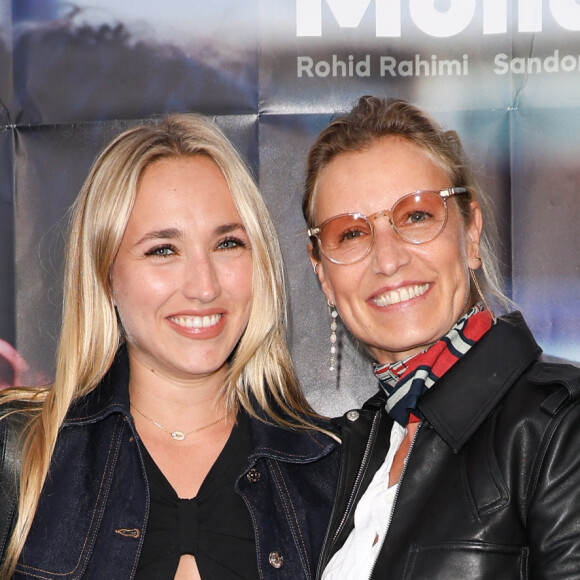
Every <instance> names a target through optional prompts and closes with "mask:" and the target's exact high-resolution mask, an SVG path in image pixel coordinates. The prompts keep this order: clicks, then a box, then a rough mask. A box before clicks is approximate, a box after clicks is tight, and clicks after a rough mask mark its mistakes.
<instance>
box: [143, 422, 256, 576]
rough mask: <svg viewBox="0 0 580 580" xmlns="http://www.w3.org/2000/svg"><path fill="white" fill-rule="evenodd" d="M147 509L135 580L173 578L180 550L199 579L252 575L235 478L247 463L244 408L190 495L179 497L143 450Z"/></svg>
mask: <svg viewBox="0 0 580 580" xmlns="http://www.w3.org/2000/svg"><path fill="white" fill-rule="evenodd" d="M142 449H143V458H144V460H145V470H146V472H147V479H148V480H149V488H150V492H151V510H150V514H149V521H148V523H147V532H146V535H145V541H144V544H143V551H142V553H141V557H140V560H139V565H138V568H137V573H136V575H135V580H173V579H174V578H175V572H176V571H177V566H178V563H179V558H180V557H181V556H182V555H183V554H192V555H193V556H194V557H195V561H196V564H197V568H198V570H199V573H200V575H201V577H202V578H203V579H204V580H212V579H215V578H219V579H220V580H229V579H232V580H234V579H236V580H239V579H251V580H254V579H255V578H257V577H258V567H257V563H256V546H255V540H254V528H253V525H252V520H251V518H250V514H249V512H248V509H247V507H246V505H245V503H244V500H243V499H242V498H241V497H240V496H239V495H238V494H237V493H236V491H235V488H234V486H235V482H236V479H237V478H238V477H239V475H240V473H242V472H243V471H244V470H245V469H246V467H247V458H248V454H249V452H250V450H251V442H250V423H249V420H248V417H247V415H246V413H245V412H244V411H241V412H239V413H238V421H237V423H236V425H234V428H233V429H232V432H231V434H230V436H229V438H228V440H227V442H226V444H225V446H224V448H223V449H222V452H221V453H220V455H219V456H218V458H217V460H216V462H215V463H214V464H213V466H212V468H211V469H210V470H209V473H208V474H207V476H206V478H205V479H204V481H203V483H202V484H201V487H200V488H199V492H198V494H197V496H196V497H194V498H193V499H180V498H179V497H178V496H177V493H176V492H175V490H174V489H173V487H171V484H170V483H169V482H168V481H167V479H166V477H165V476H164V475H163V473H162V472H161V470H160V469H159V467H157V465H156V464H155V462H154V461H153V459H152V458H151V456H150V455H149V453H148V452H147V450H146V449H145V448H144V447H142Z"/></svg>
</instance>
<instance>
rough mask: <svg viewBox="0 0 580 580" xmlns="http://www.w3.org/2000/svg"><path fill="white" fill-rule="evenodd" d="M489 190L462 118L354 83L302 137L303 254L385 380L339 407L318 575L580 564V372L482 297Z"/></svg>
mask: <svg viewBox="0 0 580 580" xmlns="http://www.w3.org/2000/svg"><path fill="white" fill-rule="evenodd" d="M483 206H485V199H484V197H483V195H482V192H481V191H479V190H478V188H477V186H476V185H475V183H474V180H473V178H472V176H471V174H470V172H469V170H468V168H467V162H466V159H465V156H464V153H463V150H462V147H461V144H460V142H459V139H458V137H457V135H456V134H455V133H454V132H451V131H443V130H442V129H441V128H440V127H439V126H438V125H436V124H435V122H434V121H433V120H432V119H430V118H429V117H428V116H427V115H426V114H425V113H424V112H422V111H421V110H420V109H418V108H416V107H414V106H412V105H409V104H408V103H406V102H404V101H385V100H381V99H378V98H374V97H362V98H361V99H360V100H359V102H358V103H357V105H356V106H355V107H354V108H353V110H352V111H351V112H350V113H349V114H347V115H346V116H344V117H342V118H339V119H337V120H335V121H333V122H332V123H331V124H330V126H329V127H328V128H327V129H325V130H324V131H323V132H322V133H321V135H320V136H319V137H318V139H317V140H316V142H315V143H314V145H313V147H312V149H311V151H310V155H309V159H308V173H307V181H306V191H305V196H304V201H303V210H304V216H305V219H306V222H307V224H308V228H309V230H308V234H309V236H310V239H311V243H312V244H311V246H310V248H309V250H310V256H311V260H312V264H313V267H314V270H315V272H316V274H317V275H318V278H319V280H320V283H321V286H322V289H323V291H324V293H325V295H326V298H327V300H328V303H329V306H330V307H331V310H332V313H333V317H335V316H336V315H335V314H334V312H335V311H336V312H337V313H338V315H339V316H340V318H341V320H342V322H343V323H344V325H345V326H346V327H347V328H348V329H349V330H350V332H351V333H352V334H353V336H354V337H355V339H357V341H358V342H360V343H361V345H362V346H364V348H365V350H366V351H367V352H368V353H369V354H370V355H371V356H372V358H373V359H374V360H375V363H374V371H375V374H376V377H377V379H378V381H379V384H380V389H379V393H378V394H377V395H376V396H375V397H373V398H372V399H370V400H369V401H367V403H366V404H365V405H364V407H363V409H361V410H356V411H349V412H348V413H347V414H346V415H345V416H344V418H343V419H342V420H341V422H342V425H343V465H342V470H341V480H340V481H339V487H338V489H339V492H338V497H337V501H336V505H335V510H334V514H333V517H332V520H331V523H330V528H329V531H328V533H327V538H326V542H325V546H324V549H323V554H322V557H321V562H320V566H319V570H323V573H322V578H323V579H324V580H334V579H340V580H348V579H355V578H356V579H360V578H387V577H388V578H429V579H433V578H493V579H496V578H532V577H533V578H536V577H541V578H578V577H580V524H579V522H580V452H579V448H580V371H579V370H578V369H576V368H575V367H572V366H564V365H550V364H546V363H543V362H541V361H540V360H539V357H540V353H541V349H540V348H539V347H538V345H537V344H536V342H535V341H534V338H533V336H532V334H531V333H530V331H529V330H528V328H527V327H526V324H525V322H524V320H523V318H522V316H521V315H520V314H519V313H517V312H513V313H511V314H507V315H506V316H502V317H498V318H496V317H495V315H494V313H493V312H492V310H491V309H490V308H489V307H488V305H487V301H486V298H485V295H486V294H487V295H492V296H494V297H495V301H496V302H498V303H499V304H500V305H503V306H504V307H505V306H507V305H508V301H507V299H505V297H504V296H503V294H502V293H501V290H500V288H501V286H500V276H499V273H498V265H497V262H496V259H495V257H494V253H493V245H492V243H491V237H490V233H489V220H488V219H486V218H485V217H484V215H483V212H482V207H483ZM490 297H491V296H490Z"/></svg>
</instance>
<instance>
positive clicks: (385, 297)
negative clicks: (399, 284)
mask: <svg viewBox="0 0 580 580" xmlns="http://www.w3.org/2000/svg"><path fill="white" fill-rule="evenodd" d="M428 289H429V284H420V285H419V284H415V285H414V286H407V287H406V288H398V289H397V290H391V291H390V292H386V293H385V294H381V295H380V296H377V297H376V298H374V299H373V302H374V303H375V304H376V305H377V306H390V305H391V304H398V303H399V302H406V301H407V300H411V299H412V298H417V297H418V296H421V295H422V294H425V292H427V290H428Z"/></svg>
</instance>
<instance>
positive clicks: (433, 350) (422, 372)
mask: <svg viewBox="0 0 580 580" xmlns="http://www.w3.org/2000/svg"><path fill="white" fill-rule="evenodd" d="M492 324H493V319H492V316H491V314H490V312H489V311H488V310H485V309H484V306H483V304H481V302H480V303H478V304H476V305H475V306H474V307H473V308H471V309H470V310H469V311H468V312H466V313H465V314H464V315H463V316H462V317H461V318H460V319H459V320H458V321H457V322H456V324H455V325H454V326H453V327H452V328H451V330H450V331H449V332H448V333H447V334H446V335H445V336H444V337H443V338H441V339H440V340H438V341H437V342H436V343H435V344H432V345H431V346H430V347H429V348H427V349H426V350H424V351H423V352H420V353H418V354H415V355H412V356H410V357H408V358H406V359H405V360H402V361H397V362H394V363H387V364H385V365H379V364H378V363H374V364H373V371H374V373H375V375H376V377H377V378H378V379H379V383H380V385H381V387H382V388H383V389H384V391H385V392H386V393H387V396H388V399H387V403H386V408H387V412H388V413H389V415H390V416H391V417H392V418H393V419H394V420H395V421H397V423H400V424H401V425H402V426H403V427H406V426H407V423H409V422H411V423H413V422H417V421H420V420H422V419H423V416H422V414H421V412H420V411H419V410H418V409H417V401H418V400H419V397H420V396H421V395H423V394H424V393H425V392H426V391H427V390H428V389H430V388H431V387H432V386H433V384H434V383H435V381H436V380H437V379H438V378H440V377H441V376H442V375H443V374H444V373H446V372H447V371H448V370H449V369H450V368H451V367H452V366H453V365H454V364H455V363H456V362H457V361H458V360H459V359H460V358H461V357H462V356H463V355H464V354H465V353H466V352H467V351H468V350H469V349H470V348H471V347H472V346H473V345H474V344H475V343H476V342H477V341H478V340H479V339H480V338H481V337H482V336H483V335H484V334H485V333H486V332H487V331H488V330H489V329H490V328H491V325H492Z"/></svg>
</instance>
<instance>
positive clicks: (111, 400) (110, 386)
mask: <svg viewBox="0 0 580 580" xmlns="http://www.w3.org/2000/svg"><path fill="white" fill-rule="evenodd" d="M112 413H121V414H123V415H125V416H126V417H130V416H131V411H130V406H129V356H128V354H127V349H126V348H125V347H124V346H122V347H121V348H120V349H119V350H118V351H117V354H116V355H115V359H114V361H113V364H112V365H111V368H110V369H109V371H108V372H107V374H106V375H105V377H104V378H103V380H102V381H101V382H100V383H99V384H98V385H97V386H96V387H95V388H94V389H93V390H92V391H91V392H90V393H88V394H87V395H85V396H84V397H81V398H80V399H78V400H77V401H75V402H74V403H73V404H72V406H71V408H70V410H69V412H68V413H67V416H66V419H65V421H64V425H67V424H77V425H78V424H85V423H96V422H97V421H101V420H102V419H105V418H106V417H108V416H109V415H111V414H112Z"/></svg>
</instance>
